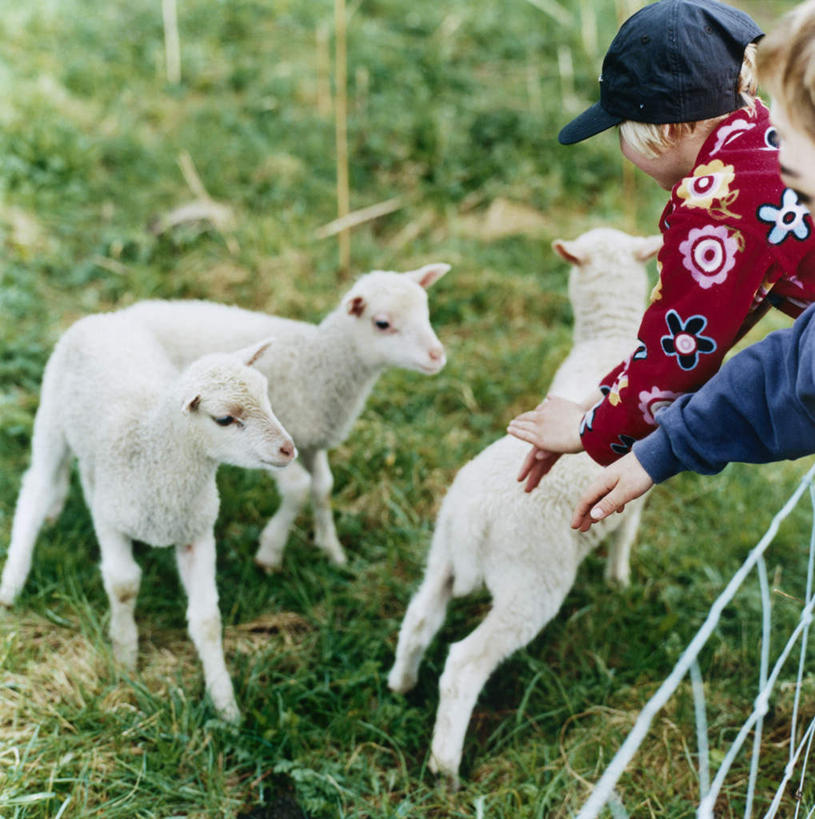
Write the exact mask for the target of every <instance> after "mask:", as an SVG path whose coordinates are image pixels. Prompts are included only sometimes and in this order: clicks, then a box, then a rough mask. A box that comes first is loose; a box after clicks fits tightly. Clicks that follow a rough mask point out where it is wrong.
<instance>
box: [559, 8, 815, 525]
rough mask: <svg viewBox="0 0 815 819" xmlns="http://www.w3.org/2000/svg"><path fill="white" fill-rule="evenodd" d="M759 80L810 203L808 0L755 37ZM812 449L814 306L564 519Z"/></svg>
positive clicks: (813, 80) (709, 387)
mask: <svg viewBox="0 0 815 819" xmlns="http://www.w3.org/2000/svg"><path fill="white" fill-rule="evenodd" d="M758 68H759V74H760V77H761V82H762V85H763V86H764V87H765V88H766V89H767V90H768V91H769V93H770V95H771V97H772V107H771V109H770V114H771V118H772V121H773V124H774V126H775V127H776V129H777V137H778V142H779V145H780V149H779V152H778V157H779V160H780V167H781V176H782V179H783V180H784V182H785V183H786V184H787V185H789V187H790V189H792V190H795V192H796V193H797V195H798V198H799V200H800V201H802V202H804V203H805V204H811V203H812V202H813V201H815V0H807V2H806V3H802V4H801V5H800V6H797V7H796V8H794V9H793V10H792V11H791V12H790V13H789V14H787V15H786V16H785V17H784V19H783V20H782V21H781V23H780V24H779V25H778V26H777V27H776V28H775V29H774V30H773V32H772V33H771V34H770V35H768V36H767V37H766V38H765V39H764V40H762V42H761V45H760V48H759V53H758ZM812 452H815V306H812V307H810V308H808V309H807V310H805V311H804V313H803V314H802V315H801V316H800V318H798V319H797V320H796V321H795V324H794V325H793V326H792V327H790V328H787V329H784V330H778V331H776V332H775V333H771V334H770V335H769V336H767V337H766V338H765V339H764V340H763V341H761V342H759V343H758V344H753V345H752V346H750V347H748V348H747V349H746V350H743V351H742V352H740V353H739V354H738V355H736V356H733V358H732V359H730V360H729V361H728V362H727V363H726V364H725V365H724V367H722V369H721V371H720V372H719V373H717V374H716V375H715V376H714V377H713V378H711V379H710V381H708V382H707V384H705V385H704V386H703V387H702V388H701V389H700V390H699V391H698V392H696V393H693V394H691V395H685V396H683V397H682V398H680V399H679V400H677V401H675V402H674V403H673V404H672V405H671V406H670V407H668V408H666V410H665V411H664V412H662V413H660V415H659V418H658V428H657V429H656V430H655V431H654V432H652V433H651V434H650V435H648V436H647V437H646V438H645V439H643V440H642V441H638V442H637V443H636V444H635V446H634V448H633V451H632V452H630V453H629V454H628V455H626V456H625V457H624V458H621V459H620V460H619V461H617V462H615V463H614V464H612V465H611V466H610V467H609V468H608V469H605V470H603V472H602V473H601V474H600V475H599V476H598V478H597V480H596V481H595V482H594V483H593V484H592V485H591V486H590V487H589V488H588V489H587V490H586V492H585V493H584V494H583V495H582V497H581V498H580V501H579V502H578V505H577V507H576V509H575V514H574V519H573V521H572V526H574V527H575V528H576V529H577V528H579V529H580V530H581V531H586V530H587V529H588V528H589V527H590V526H591V525H592V523H594V522H595V521H597V520H602V519H603V518H604V517H606V516H607V515H609V514H611V513H612V512H614V511H615V510H617V509H622V508H623V507H624V506H625V505H626V504H627V503H628V502H629V501H631V500H634V498H638V497H639V496H640V495H642V494H644V493H645V492H647V491H648V490H649V489H650V488H651V487H652V486H653V485H654V483H660V482H662V481H664V480H667V479H668V478H670V477H671V476H672V475H675V474H676V473H677V472H681V471H683V470H693V471H695V472H700V473H703V474H711V473H714V472H718V471H719V470H720V469H722V468H723V467H724V465H725V464H727V463H729V462H730V461H746V462H749V463H766V462H768V461H777V460H781V459H785V458H786V459H793V458H798V457H801V456H803V455H810V454H812Z"/></svg>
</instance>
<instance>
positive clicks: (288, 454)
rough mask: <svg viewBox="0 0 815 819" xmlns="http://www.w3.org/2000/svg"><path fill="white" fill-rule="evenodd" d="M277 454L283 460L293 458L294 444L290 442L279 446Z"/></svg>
mask: <svg viewBox="0 0 815 819" xmlns="http://www.w3.org/2000/svg"><path fill="white" fill-rule="evenodd" d="M278 452H279V453H280V454H281V455H282V456H283V457H284V458H293V457H294V444H293V443H291V442H288V443H285V444H281V445H280V448H279V449H278Z"/></svg>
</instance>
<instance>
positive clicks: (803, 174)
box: [770, 102, 815, 210]
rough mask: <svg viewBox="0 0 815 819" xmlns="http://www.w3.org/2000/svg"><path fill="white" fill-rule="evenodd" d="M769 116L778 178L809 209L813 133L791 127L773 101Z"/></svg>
mask: <svg viewBox="0 0 815 819" xmlns="http://www.w3.org/2000/svg"><path fill="white" fill-rule="evenodd" d="M770 119H772V122H773V125H775V128H776V131H777V132H778V139H779V148H778V163H779V165H780V166H781V179H782V180H783V181H784V184H785V185H787V186H788V187H790V188H792V189H793V190H794V191H795V192H796V193H797V194H798V198H799V199H800V200H801V203H802V204H804V205H806V206H807V207H808V208H809V209H810V210H812V204H813V202H815V134H808V133H807V132H806V131H803V130H801V129H800V128H796V127H794V126H793V125H792V124H791V122H790V117H789V115H788V114H787V112H786V110H785V109H784V108H783V107H782V106H781V105H779V104H778V103H777V102H773V104H772V106H771V108H770Z"/></svg>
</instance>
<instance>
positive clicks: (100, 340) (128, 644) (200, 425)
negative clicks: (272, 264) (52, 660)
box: [0, 313, 295, 721]
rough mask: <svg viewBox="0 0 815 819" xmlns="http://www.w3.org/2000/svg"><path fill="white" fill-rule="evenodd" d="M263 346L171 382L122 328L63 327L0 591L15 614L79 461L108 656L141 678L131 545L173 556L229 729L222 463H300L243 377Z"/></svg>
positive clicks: (126, 325)
mask: <svg viewBox="0 0 815 819" xmlns="http://www.w3.org/2000/svg"><path fill="white" fill-rule="evenodd" d="M268 346H269V345H268V343H263V344H255V345H253V347H252V348H250V349H247V350H244V351H241V352H239V353H235V354H215V355H208V356H204V357H203V358H200V359H199V360H197V361H195V362H194V363H193V364H191V365H190V366H189V367H188V368H187V369H185V370H184V371H183V372H182V373H180V374H179V372H178V371H177V370H176V368H175V367H174V366H173V365H172V364H171V363H170V361H169V360H168V358H167V356H166V354H165V353H164V351H163V350H162V349H161V347H160V346H159V345H158V343H157V342H156V340H155V339H154V338H153V337H152V335H151V334H150V333H149V332H147V331H146V330H145V329H144V328H142V327H141V326H140V325H138V324H137V323H135V322H130V321H127V320H126V319H124V318H123V317H122V316H121V315H117V314H111V313H108V314H101V315H97V316H89V317H87V318H84V319H81V320H80V321H78V322H77V323H76V324H74V325H73V326H72V327H71V328H69V330H68V331H67V332H66V333H65V334H64V335H63V336H62V338H61V339H60V340H59V342H58V343H57V345H56V347H55V349H54V352H53V353H52V355H51V357H50V359H49V360H48V364H47V366H46V368H45V374H44V377H43V383H42V392H41V396H40V407H39V410H38V411H37V415H36V418H35V421H34V435H33V439H32V442H31V466H30V467H29V469H28V471H27V472H26V473H25V476H24V477H23V482H22V487H21V489H20V495H19V498H18V499H17V507H16V509H15V512H14V523H13V525H12V531H11V545H10V547H9V554H8V560H7V562H6V565H5V568H4V569H3V575H2V581H0V604H2V605H5V606H10V605H11V604H12V602H13V601H14V598H15V597H16V596H17V594H18V592H19V591H20V589H21V588H22V586H23V584H24V583H25V580H26V577H27V575H28V572H29V569H30V568H31V556H32V552H33V550H34V542H35V540H36V537H37V534H38V532H39V530H40V528H41V526H42V524H43V522H44V521H45V519H46V518H48V517H51V518H55V517H56V516H57V515H59V513H60V511H61V509H62V506H63V504H64V502H65V498H66V495H67V493H68V483H69V471H70V462H71V456H72V454H73V455H75V456H76V457H77V459H78V461H79V476H80V480H81V483H82V490H83V493H84V495H85V501H86V503H87V504H88V507H89V509H90V511H91V516H92V518H93V525H94V529H95V531H96V536H97V538H98V540H99V546H100V550H101V555H102V576H103V579H104V585H105V591H106V592H107V594H108V599H109V600H110V608H111V618H110V637H111V640H112V642H113V653H114V656H115V657H116V659H117V660H118V661H119V662H121V663H123V664H124V665H125V666H127V667H128V668H135V665H136V654H137V650H138V635H137V630H136V623H135V620H134V618H133V612H134V609H135V605H136V597H137V595H138V591H139V582H140V578H141V571H140V569H139V567H138V565H137V564H136V562H135V561H134V560H133V551H132V541H133V540H140V541H144V542H145V543H148V544H150V545H152V546H169V545H175V546H176V557H177V562H178V570H179V574H180V575H181V580H182V583H183V585H184V588H185V589H186V592H187V596H188V600H189V604H188V608H187V620H188V624H189V631H190V636H191V637H192V640H193V642H194V643H195V647H196V649H197V650H198V654H199V655H200V657H201V661H202V663H203V666H204V678H205V681H206V687H207V690H208V691H209V693H210V696H211V697H212V701H213V703H214V705H215V707H216V709H217V710H218V712H219V714H220V715H221V716H222V717H224V718H225V719H227V720H230V721H236V720H237V719H238V718H239V712H238V708H237V705H236V703H235V697H234V694H233V691H232V682H231V680H230V678H229V673H228V672H227V669H226V664H225V662H224V656H223V647H222V644H221V615H220V612H219V610H218V592H217V589H216V586H215V538H214V534H213V526H214V524H215V519H216V517H217V515H218V505H219V499H218V490H217V487H216V484H215V472H216V470H217V467H218V464H219V463H229V464H234V465H236V466H242V467H246V468H249V469H262V468H267V467H269V466H285V465H286V464H288V463H289V462H290V461H291V460H292V458H294V455H295V448H294V444H293V442H292V440H291V438H290V437H289V435H288V433H287V432H286V431H285V430H284V429H283V427H282V426H281V425H280V422H279V421H278V420H277V418H275V416H274V414H273V413H272V410H271V407H270V406H269V398H268V395H267V385H266V379H265V378H264V376H263V375H261V373H260V372H259V371H258V370H257V369H255V368H254V367H253V366H249V365H252V364H258V363H259V362H260V361H262V360H263V358H264V357H266V358H268V357H271V354H270V353H268V352H266V349H267V347H268Z"/></svg>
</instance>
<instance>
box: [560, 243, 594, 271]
mask: <svg viewBox="0 0 815 819" xmlns="http://www.w3.org/2000/svg"><path fill="white" fill-rule="evenodd" d="M552 250H554V251H555V253H557V255H558V256H560V258H561V259H565V260H566V261H567V262H568V263H569V264H578V265H579V264H585V263H586V262H587V261H588V260H589V257H588V255H587V254H586V252H585V251H582V250H581V249H580V248H579V247H578V246H577V242H567V241H566V240H565V239H555V241H554V242H552Z"/></svg>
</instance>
